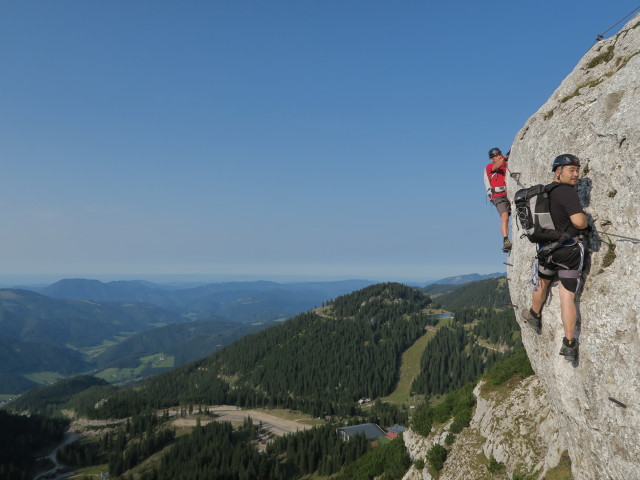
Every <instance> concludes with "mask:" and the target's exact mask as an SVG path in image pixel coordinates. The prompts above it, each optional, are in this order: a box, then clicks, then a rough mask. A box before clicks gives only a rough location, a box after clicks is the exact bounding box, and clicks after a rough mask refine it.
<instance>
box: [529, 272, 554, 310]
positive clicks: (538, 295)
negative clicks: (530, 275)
mask: <svg viewBox="0 0 640 480" xmlns="http://www.w3.org/2000/svg"><path fill="white" fill-rule="evenodd" d="M539 281H540V288H538V290H534V292H533V299H532V300H531V310H533V312H534V313H536V314H537V315H540V313H541V311H542V305H543V304H544V301H545V300H546V299H547V293H548V291H549V285H551V280H550V279H546V278H542V277H539Z"/></svg>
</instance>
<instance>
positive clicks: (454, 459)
mask: <svg viewBox="0 0 640 480" xmlns="http://www.w3.org/2000/svg"><path fill="white" fill-rule="evenodd" d="M474 394H475V396H476V399H477V406H476V410H475V413H474V415H473V418H472V420H471V423H470V425H469V427H467V428H466V429H464V430H463V431H462V432H461V433H460V434H458V435H456V436H455V441H454V443H453V444H452V445H447V442H446V438H447V435H448V430H449V425H450V424H451V422H447V423H446V424H445V425H442V426H439V427H438V428H434V430H433V431H432V433H431V434H430V435H429V436H428V437H422V436H420V435H418V434H417V433H415V432H413V431H412V430H409V431H407V432H405V433H404V443H405V446H406V447H407V450H408V452H409V455H410V457H411V459H412V460H413V461H416V460H420V459H425V458H427V455H428V452H429V449H430V448H431V447H432V446H433V445H434V444H436V443H439V444H440V445H447V449H448V450H449V455H448V457H447V461H446V462H445V464H444V468H443V469H442V471H441V472H439V474H438V478H439V480H469V479H492V478H512V477H513V476H514V474H515V475H516V476H518V475H521V476H524V477H525V478H543V477H544V476H545V474H546V473H547V472H548V471H549V470H550V469H552V468H553V467H555V466H557V465H558V463H559V461H560V458H561V455H562V453H563V452H564V451H566V449H567V442H566V439H565V435H564V434H563V432H561V431H560V429H559V428H558V421H557V419H556V416H555V413H554V411H553V409H552V408H551V407H550V403H549V401H548V399H547V396H546V394H545V391H544V388H543V387H542V384H541V382H540V377H538V376H537V375H533V376H530V377H527V378H526V379H524V380H522V381H512V382H510V384H508V385H504V386H502V387H500V388H498V389H495V388H492V387H491V386H487V385H484V384H483V383H480V384H478V386H477V387H476V389H475V390H474ZM491 458H494V459H495V461H497V462H500V463H501V464H503V468H502V469H501V470H500V474H501V476H500V477H498V476H497V474H492V473H491V472H489V470H488V469H487V462H488V460H489V459H491ZM433 478H434V477H433V476H432V472H431V471H430V469H429V468H428V467H425V468H422V469H418V468H416V466H415V465H414V466H412V467H411V468H410V469H409V471H408V472H407V473H406V475H405V476H404V478H403V480H432V479H433Z"/></svg>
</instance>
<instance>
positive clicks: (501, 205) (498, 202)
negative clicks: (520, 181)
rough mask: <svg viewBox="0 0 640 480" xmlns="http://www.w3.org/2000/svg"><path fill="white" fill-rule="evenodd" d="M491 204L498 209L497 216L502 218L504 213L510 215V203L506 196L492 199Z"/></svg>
mask: <svg viewBox="0 0 640 480" xmlns="http://www.w3.org/2000/svg"><path fill="white" fill-rule="evenodd" d="M491 203H493V204H494V205H495V206H496V208H497V209H498V215H500V216H502V214H503V213H505V212H507V213H508V214H509V215H511V202H510V201H509V199H508V198H507V196H506V195H502V196H501V197H494V198H492V199H491Z"/></svg>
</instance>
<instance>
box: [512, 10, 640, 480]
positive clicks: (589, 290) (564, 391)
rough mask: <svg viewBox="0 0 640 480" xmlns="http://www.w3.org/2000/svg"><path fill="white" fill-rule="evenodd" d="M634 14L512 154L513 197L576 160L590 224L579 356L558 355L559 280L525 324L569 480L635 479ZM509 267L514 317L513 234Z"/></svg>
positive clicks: (524, 282) (524, 267) (517, 298)
mask: <svg viewBox="0 0 640 480" xmlns="http://www.w3.org/2000/svg"><path fill="white" fill-rule="evenodd" d="M639 53H640V15H636V16H635V17H634V18H633V19H632V20H631V21H630V22H629V23H628V24H627V25H626V26H625V27H624V28H623V29H622V30H621V31H620V33H619V34H618V35H616V36H615V37H612V38H609V39H607V40H604V41H601V42H599V43H597V44H596V45H594V46H593V47H592V48H591V50H590V51H589V52H587V54H586V55H585V56H584V58H582V60H581V61H580V62H579V63H578V65H577V66H576V67H575V69H574V70H573V72H572V73H571V74H570V75H569V76H568V77H567V78H566V79H565V80H564V81H563V82H562V83H561V85H560V86H559V87H558V89H557V90H556V91H555V92H554V93H553V95H552V96H551V98H550V99H549V100H548V101H547V102H546V103H545V104H544V105H543V106H542V107H541V108H540V109H539V110H538V112H536V113H535V114H534V115H533V116H532V117H531V118H530V119H529V120H528V121H527V123H526V124H525V126H524V127H523V128H522V130H520V132H519V133H518V135H517V136H516V138H515V141H514V144H513V148H512V150H511V158H510V162H509V169H510V171H511V172H512V173H513V174H516V175H515V176H514V178H510V179H509V182H508V184H507V187H508V191H509V196H510V198H511V200H513V194H514V193H515V192H516V190H518V189H519V188H521V187H522V185H524V186H531V185H535V184H537V183H549V182H551V181H552V180H553V177H552V174H551V171H550V169H551V162H552V161H553V159H554V158H555V157H556V156H557V155H560V154H562V153H572V154H574V155H576V156H578V157H579V158H580V159H581V162H582V172H581V173H582V177H583V178H582V179H581V180H580V182H579V184H578V193H579V195H580V199H581V202H582V204H583V206H584V207H585V211H586V212H587V216H588V218H589V222H590V224H591V225H592V226H593V227H594V228H595V229H596V230H597V231H598V233H596V234H594V235H593V236H592V238H591V239H590V241H589V247H590V250H591V254H590V261H589V264H588V272H587V273H588V274H587V276H586V277H585V283H584V288H583V291H582V294H581V295H579V296H578V302H577V304H578V310H579V327H578V328H579V331H578V335H579V341H580V356H579V361H578V362H576V363H575V364H570V363H568V362H566V361H564V360H563V359H562V358H561V357H560V356H559V355H558V351H559V349H560V344H561V340H562V337H563V330H562V324H561V320H560V308H559V306H560V303H559V295H558V288H557V286H554V287H553V289H552V296H551V299H550V301H549V302H548V304H547V306H545V308H544V310H543V332H542V335H539V336H538V335H536V334H534V333H533V332H532V331H531V330H530V329H529V328H528V327H527V326H526V324H524V323H522V322H521V321H520V319H519V321H520V323H521V327H522V330H523V342H524V344H525V347H526V349H527V352H528V355H529V358H530V359H531V364H532V366H533V368H534V370H535V371H536V373H537V375H538V376H539V378H540V381H541V384H542V386H543V388H544V390H545V392H546V396H547V399H548V401H549V404H550V406H551V409H552V410H553V412H554V413H555V416H556V417H557V420H558V425H559V427H560V431H561V432H562V433H563V434H564V440H563V441H566V443H567V446H568V451H569V454H570V457H571V461H572V473H573V476H574V477H575V478H576V479H579V480H580V479H598V480H602V479H640V338H639V336H638V334H639V330H640V316H639V313H640V243H636V242H634V241H630V240H629V239H625V238H620V237H617V236H612V235H611V234H615V235H620V236H626V237H633V238H635V239H638V238H640V55H638V54H639ZM512 227H513V237H514V239H515V241H514V247H513V251H512V253H511V255H510V257H509V263H510V264H511V265H510V266H508V268H507V276H508V277H509V286H510V292H511V299H512V302H513V304H515V305H517V306H518V308H517V310H516V315H517V316H519V310H520V309H521V308H528V307H529V306H530V302H531V291H530V287H529V279H530V265H531V259H532V257H533V255H534V247H533V245H532V244H530V243H529V242H528V240H526V239H519V238H518V237H519V232H518V227H517V226H516V225H515V223H514V224H513V225H512Z"/></svg>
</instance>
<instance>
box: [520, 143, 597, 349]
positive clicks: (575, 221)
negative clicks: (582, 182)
mask: <svg viewBox="0 0 640 480" xmlns="http://www.w3.org/2000/svg"><path fill="white" fill-rule="evenodd" d="M551 169H552V171H553V174H554V180H553V181H554V182H557V183H560V185H558V186H557V187H556V188H554V189H553V190H551V192H550V194H549V211H550V214H551V218H552V220H553V224H554V226H555V229H556V230H558V231H560V232H564V233H567V234H569V235H570V236H571V238H569V239H568V240H566V241H564V242H563V243H561V244H560V247H559V248H556V249H555V250H553V251H552V252H551V253H550V254H548V255H544V256H543V257H542V258H540V259H539V264H538V276H539V281H540V288H539V289H538V290H535V291H534V292H533V299H532V304H531V308H530V309H529V310H526V309H525V310H523V311H522V317H523V318H524V319H525V320H526V321H527V322H528V323H529V324H530V325H532V326H533V327H534V328H535V329H536V330H537V331H538V332H539V331H540V328H541V326H542V321H541V320H542V315H541V311H542V305H543V303H544V301H545V299H546V298H547V293H548V290H549V285H551V282H552V281H553V280H554V278H555V277H556V275H557V276H558V279H559V281H560V287H559V289H560V311H561V317H562V325H563V327H564V338H563V340H562V347H561V349H560V355H563V356H564V357H565V358H566V359H567V360H574V359H575V358H576V357H577V355H578V343H577V340H576V339H575V337H574V333H575V328H576V317H577V310H576V305H575V296H576V292H577V291H578V288H579V286H580V280H581V277H582V269H583V266H584V245H583V243H582V233H584V231H585V230H586V229H587V228H588V223H587V216H586V215H585V213H584V210H583V208H582V205H581V204H580V200H579V198H578V192H577V191H576V188H575V187H576V184H577V182H578V178H580V160H579V159H578V158H577V157H575V156H574V155H571V154H564V155H560V156H558V157H556V159H555V160H554V161H553V164H552V166H551ZM542 247H544V245H540V246H539V248H540V249H541V248H542Z"/></svg>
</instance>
